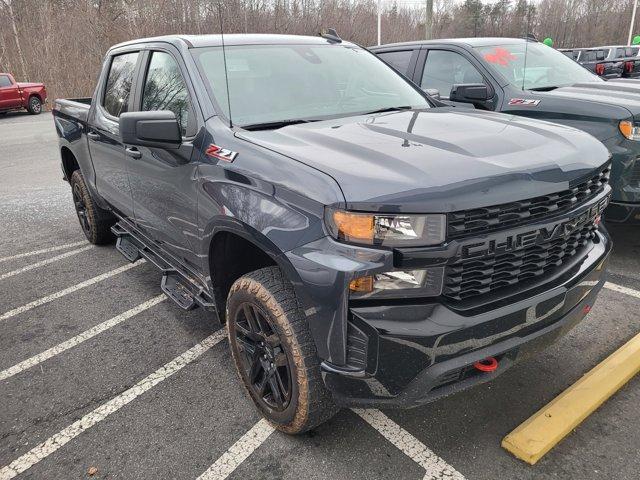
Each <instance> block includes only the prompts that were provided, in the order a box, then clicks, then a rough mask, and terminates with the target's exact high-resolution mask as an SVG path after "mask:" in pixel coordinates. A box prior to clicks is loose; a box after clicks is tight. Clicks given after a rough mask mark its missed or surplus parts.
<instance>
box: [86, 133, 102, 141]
mask: <svg viewBox="0 0 640 480" xmlns="http://www.w3.org/2000/svg"><path fill="white" fill-rule="evenodd" d="M87 137H89V140H98V139H99V138H100V135H98V134H97V133H96V132H89V133H87Z"/></svg>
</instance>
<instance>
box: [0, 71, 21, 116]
mask: <svg viewBox="0 0 640 480" xmlns="http://www.w3.org/2000/svg"><path fill="white" fill-rule="evenodd" d="M21 105H22V95H20V89H19V88H18V85H17V84H16V83H15V82H14V81H13V79H12V78H11V77H10V76H9V75H0V110H8V109H10V108H19V107H20V106H21Z"/></svg>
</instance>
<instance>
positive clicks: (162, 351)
mask: <svg viewBox="0 0 640 480" xmlns="http://www.w3.org/2000/svg"><path fill="white" fill-rule="evenodd" d="M0 172H2V175H1V176H0V219H1V220H0V225H1V226H2V228H1V229H0V328H1V332H2V334H1V335H0V371H1V373H0V479H4V478H13V476H14V475H15V474H16V473H20V472H22V473H20V475H21V477H20V478H38V479H40V478H47V479H51V478H85V477H87V476H88V473H87V472H88V471H89V469H92V468H95V469H97V472H96V473H94V475H93V478H187V479H189V478H197V477H199V476H200V475H202V474H205V475H204V478H224V477H225V475H228V478H296V479H298V478H301V477H303V478H331V479H334V478H335V479H341V478H352V479H360V478H362V479H365V478H367V479H370V478H391V477H394V478H403V479H404V478H409V479H412V478H416V479H417V478H423V477H424V478H463V477H464V478H468V479H494V478H499V477H502V478H509V479H511V478H517V479H520V478H522V479H528V478H580V479H591V478H593V479H595V478H614V477H615V478H617V479H636V478H638V473H637V472H638V471H639V470H640V416H639V415H638V405H640V379H638V378H635V379H633V380H632V381H631V382H630V383H629V384H628V385H627V386H626V387H624V388H623V389H622V390H621V391H620V392H618V393H617V394H616V395H615V396H614V397H613V398H612V399H611V400H610V401H608V402H607V403H606V404H605V405H604V406H603V407H602V408H601V409H599V410H598V411H597V412H596V413H595V414H594V415H592V416H591V417H590V418H588V419H587V420H586V421H585V422H584V423H583V424H582V425H581V426H580V427H579V428H578V429H577V430H576V431H575V432H574V433H573V434H572V435H570V436H569V437H568V438H567V439H566V440H565V441H563V442H562V443H560V444H559V445H558V447H556V449H554V450H553V451H551V452H550V453H549V454H548V455H547V456H546V457H544V458H543V459H542V460H541V461H540V462H539V463H538V464H537V465H536V466H534V467H530V466H528V465H526V464H524V463H522V462H520V461H518V460H516V459H515V458H513V457H511V456H510V455H509V454H508V453H506V452H505V451H503V450H502V449H501V447H500V441H501V439H502V438H503V437H504V436H505V435H506V434H507V433H509V432H510V431H511V430H512V429H513V428H515V427H516V426H517V425H518V424H520V423H521V422H522V421H524V420H525V419H526V418H528V417H529V416H530V415H531V414H532V413H534V412H535V411H537V410H538V409H539V408H540V407H542V406H543V405H544V404H546V403H547V402H549V401H550V400H551V399H553V398H554V397H555V396H556V395H558V394H559V393H560V392H562V391H563V390H564V389H565V388H567V387H568V386H570V385H571V384H572V383H573V382H574V381H576V380H577V379H579V378H580V376H581V375H582V374H584V373H585V372H586V371H588V370H589V369H590V368H592V367H593V366H594V365H596V364H597V363H598V362H600V361H601V360H602V359H604V358H605V357H606V356H607V355H608V354H609V353H611V352H613V351H614V350H615V349H617V348H618V347H619V346H620V345H622V344H623V343H624V342H626V341H627V340H628V339H629V338H631V337H633V336H634V335H636V334H637V333H638V332H639V331H640V325H639V324H640V322H639V321H638V320H639V315H638V313H637V312H638V309H640V236H639V235H638V227H635V228H634V227H627V228H619V227H617V228H612V229H611V232H612V235H613V238H614V242H615V248H614V253H613V256H612V259H611V262H610V272H611V276H610V281H611V283H612V284H615V285H619V286H622V287H625V288H626V290H624V292H622V291H619V289H618V290H615V289H613V288H608V289H605V290H604V291H603V292H602V293H601V294H600V297H599V300H598V303H597V304H596V305H595V307H594V309H593V311H592V312H591V313H590V314H589V316H588V317H587V318H586V319H585V320H584V321H583V322H582V323H581V324H580V325H578V326H577V327H576V328H575V329H574V330H573V331H572V332H571V333H570V334H569V335H568V336H567V337H565V338H564V339H562V340H561V341H560V342H559V343H557V344H555V345H554V346H552V347H551V348H550V349H549V350H547V351H546V352H544V353H543V354H542V355H540V356H539V357H537V358H532V359H529V360H528V361H526V362H524V363H521V364H519V365H517V366H515V367H514V368H513V369H511V370H510V371H508V372H506V373H505V374H504V375H502V376H501V377H499V378H498V379H497V380H496V381H494V382H493V383H489V384H485V385H481V386H479V387H477V388H475V389H472V390H470V391H467V392H463V393H461V394H458V395H455V396H452V397H449V398H445V399H443V400H440V401H438V402H435V403H433V404H430V405H427V406H424V407H421V408H418V409H414V410H408V411H393V410H391V411H384V412H378V411H350V410H344V411H342V412H340V413H339V414H338V415H337V416H336V417H335V418H333V419H332V420H331V421H330V422H328V423H327V424H325V425H322V426H321V427H319V428H318V429H317V430H315V431H313V432H311V433H309V434H306V435H303V436H300V437H288V436H286V435H283V434H280V433H277V432H276V433H274V432H272V429H271V428H270V427H269V426H268V424H266V423H265V422H261V421H260V418H259V416H258V415H257V413H256V412H255V410H254V409H253V406H252V405H251V404H250V402H249V401H248V399H247V398H246V397H245V396H244V393H243V391H242V390H241V387H240V384H239V382H238V381H237V379H236V373H235V369H234V367H233V365H232V361H231V358H230V353H229V349H228V347H227V344H226V340H225V337H224V330H223V329H220V326H219V325H217V324H216V323H215V321H214V320H213V319H212V316H211V314H209V313H207V312H205V311H202V310H194V311H191V312H183V311H181V310H179V309H178V308H177V307H175V306H174V305H173V304H171V302H169V301H168V300H165V299H164V298H163V297H162V296H160V289H159V283H160V278H161V275H160V273H159V272H158V271H157V270H156V269H155V268H154V267H153V266H151V265H148V264H145V263H142V262H138V263H137V264H134V265H129V264H127V262H126V260H125V259H124V258H123V257H122V256H121V255H120V254H119V253H118V252H116V250H115V248H114V247H113V246H108V247H94V246H89V244H88V243H86V242H84V241H83V236H82V233H81V231H80V227H79V226H78V224H77V220H76V217H75V213H74V211H73V207H72V202H71V195H70V191H69V188H68V186H67V185H66V184H65V183H64V182H62V180H61V173H60V168H59V157H58V153H57V142H56V135H55V131H54V127H53V121H52V118H51V116H50V115H49V114H43V115H40V116H37V117H33V116H29V115H23V114H9V115H6V116H4V117H2V118H0ZM32 252H33V254H30V253H32ZM26 254H28V255H26ZM91 471H92V472H93V470H91ZM205 472H206V473H205ZM425 472H426V476H425Z"/></svg>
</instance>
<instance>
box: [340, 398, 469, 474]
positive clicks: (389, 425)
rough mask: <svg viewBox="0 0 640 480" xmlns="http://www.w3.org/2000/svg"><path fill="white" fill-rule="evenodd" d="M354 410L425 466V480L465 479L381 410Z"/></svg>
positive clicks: (405, 452) (408, 455)
mask: <svg viewBox="0 0 640 480" xmlns="http://www.w3.org/2000/svg"><path fill="white" fill-rule="evenodd" d="M353 411H354V412H355V413H357V414H358V415H360V417H362V419H363V420H364V421H365V422H367V423H368V424H369V425H371V426H372V427H373V428H375V429H376V430H377V431H378V432H379V433H380V434H381V435H382V436H383V437H384V438H386V439H387V440H389V442H391V443H393V444H394V445H395V446H396V447H397V448H399V449H400V450H401V451H402V453H404V454H405V455H406V456H407V457H409V458H411V459H412V460H413V461H414V462H416V463H417V464H418V465H420V466H421V467H422V468H424V469H425V475H424V480H437V479H447V480H464V476H463V475H462V474H461V473H460V472H458V471H457V470H456V469H455V468H453V467H452V466H451V465H449V464H448V463H447V462H445V461H444V460H443V459H441V458H440V457H439V456H437V455H436V454H435V453H433V452H432V451H431V450H429V449H428V448H427V447H426V446H425V445H424V444H423V443H422V442H421V441H420V440H418V439H417V438H416V437H414V436H413V435H411V434H410V433H409V432H407V431H406V430H405V429H404V428H402V427H401V426H400V425H398V424H397V423H395V422H394V421H393V420H391V419H390V418H389V417H387V416H386V415H385V414H384V413H382V412H381V411H380V410H361V409H357V408H354V409H353Z"/></svg>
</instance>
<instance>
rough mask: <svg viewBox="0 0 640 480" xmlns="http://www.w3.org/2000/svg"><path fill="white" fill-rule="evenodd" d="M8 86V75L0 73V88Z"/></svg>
mask: <svg viewBox="0 0 640 480" xmlns="http://www.w3.org/2000/svg"><path fill="white" fill-rule="evenodd" d="M10 86H11V80H9V77H8V76H7V75H0V88H2V87H10Z"/></svg>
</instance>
